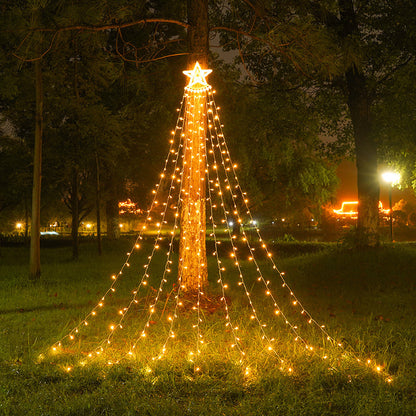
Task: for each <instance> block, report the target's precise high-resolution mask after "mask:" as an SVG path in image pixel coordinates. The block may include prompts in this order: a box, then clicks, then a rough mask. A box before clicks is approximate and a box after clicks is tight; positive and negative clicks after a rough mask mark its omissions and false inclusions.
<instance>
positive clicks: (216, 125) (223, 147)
mask: <svg viewBox="0 0 416 416" xmlns="http://www.w3.org/2000/svg"><path fill="white" fill-rule="evenodd" d="M208 94H209V93H208ZM208 105H209V106H210V108H209V109H208V110H207V113H208V117H209V115H211V116H212V118H213V119H211V120H210V121H209V122H208V127H209V132H210V133H211V132H212V129H213V130H214V131H215V133H213V134H212V137H216V138H217V142H216V143H215V144H213V145H212V152H211V151H210V152H209V153H210V154H215V153H214V149H215V147H216V148H218V149H219V154H220V156H221V159H222V165H223V168H224V173H225V176H226V180H227V182H228V185H230V186H229V187H228V188H226V189H228V190H229V192H230V194H231V201H232V202H233V206H234V209H235V211H234V213H235V214H237V215H238V216H239V213H238V209H237V205H236V202H235V199H236V198H237V197H238V195H235V194H233V192H232V191H231V188H232V187H231V182H230V180H229V176H228V174H227V172H232V174H233V176H234V180H235V183H236V185H235V187H234V188H235V189H237V190H238V192H239V195H240V196H241V199H242V201H243V202H244V206H245V208H246V214H248V216H249V219H250V222H251V223H252V224H254V225H255V220H254V219H253V216H252V214H251V211H250V208H249V206H248V199H247V197H246V193H245V192H243V190H242V188H241V186H240V183H239V180H238V177H237V174H236V171H235V170H236V168H237V165H236V164H233V163H232V161H231V157H230V153H229V149H228V146H227V143H226V141H225V139H224V133H223V130H222V128H223V125H222V124H220V122H219V116H218V111H217V110H218V107H216V106H215V101H214V97H213V95H212V94H209V101H208ZM223 155H226V159H224V156H223ZM226 162H228V164H229V166H228V167H227V166H226ZM214 166H215V169H217V166H218V162H217V161H216V162H215V165H214ZM238 221H239V222H240V224H241V229H242V233H243V240H244V241H245V242H246V243H247V244H248V247H249V250H250V253H251V254H252V256H251V257H250V258H251V260H253V261H254V263H255V266H256V270H257V271H258V272H259V267H258V264H257V262H256V261H255V257H254V253H253V250H254V249H253V248H252V247H250V245H249V239H248V238H247V234H246V233H245V230H244V226H243V224H242V220H241V218H239V219H238ZM255 230H256V234H257V236H258V239H259V242H260V243H261V247H262V248H263V250H264V251H265V253H266V254H267V258H268V259H269V261H270V262H271V264H272V267H273V269H274V270H275V271H276V272H277V273H278V275H279V277H280V279H281V281H282V287H285V288H286V289H287V290H288V292H289V294H290V296H291V297H292V298H293V299H294V300H293V301H292V305H293V306H294V307H297V308H298V309H299V310H300V313H301V315H303V316H305V317H306V319H307V322H308V323H309V324H314V325H315V326H316V327H317V328H319V330H320V331H321V332H322V333H323V334H324V335H325V339H326V340H328V341H331V342H332V343H333V344H335V345H336V346H338V347H340V348H342V349H343V345H342V343H341V342H337V341H336V340H335V339H334V338H333V337H331V336H330V335H329V333H328V332H327V331H326V330H325V326H324V325H321V324H319V323H318V322H317V321H316V320H315V319H314V318H313V317H312V316H311V314H310V313H309V312H308V311H307V310H306V309H305V307H304V306H303V304H302V303H301V302H300V301H299V299H298V298H297V297H296V295H295V294H294V292H293V291H292V289H291V288H290V286H289V285H288V283H287V281H286V279H285V278H284V272H281V271H280V270H279V269H278V267H277V265H276V264H275V262H274V260H273V258H272V253H271V252H270V251H269V250H268V248H267V245H266V243H265V242H264V240H263V239H262V237H261V235H260V230H259V228H258V227H257V226H255ZM231 241H232V239H231ZM261 281H262V282H263V283H264V284H265V286H266V288H268V285H267V282H266V280H265V279H264V277H263V276H261ZM266 293H268V295H271V292H270V291H269V290H267V292H266ZM272 300H273V302H274V306H275V307H277V303H276V301H275V299H274V297H272ZM276 311H277V312H278V313H277V314H278V315H283V314H282V312H281V310H280V309H276ZM284 319H285V322H286V323H287V324H288V325H289V326H290V328H291V329H292V331H293V332H294V333H295V334H296V337H295V340H296V341H297V340H302V341H303V342H304V344H305V347H306V348H307V349H308V350H309V351H314V348H313V346H311V345H310V344H309V343H307V342H306V341H305V340H303V339H302V337H300V336H299V335H298V332H297V331H296V330H297V328H296V326H294V325H292V324H290V322H289V321H288V320H287V318H286V317H285V318H284ZM352 354H353V355H354V356H355V358H356V360H357V361H358V362H360V360H359V359H358V358H357V357H356V354H355V353H354V352H353V353H352ZM322 358H323V359H326V358H327V357H326V356H324V357H322ZM367 365H369V364H368V363H367ZM370 367H371V368H373V369H374V370H375V371H376V372H379V371H380V370H379V369H378V368H381V367H380V366H374V365H371V366H370Z"/></svg>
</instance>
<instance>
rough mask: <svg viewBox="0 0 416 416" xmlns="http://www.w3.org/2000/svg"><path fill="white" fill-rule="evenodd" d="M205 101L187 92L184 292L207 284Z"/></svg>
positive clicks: (181, 252)
mask: <svg viewBox="0 0 416 416" xmlns="http://www.w3.org/2000/svg"><path fill="white" fill-rule="evenodd" d="M205 100H206V92H204V93H203V94H199V93H198V94H189V96H188V98H187V104H186V109H185V111H186V112H188V115H187V118H186V122H185V129H184V131H185V135H186V144H185V157H184V160H183V163H184V172H183V176H184V180H183V184H182V206H181V235H180V237H181V238H180V245H179V276H180V277H181V279H182V280H181V285H182V289H183V290H184V291H185V292H198V291H204V290H205V289H206V287H207V285H208V269H207V255H206V247H205V234H206V212H205V211H206V208H205V200H206V198H205V191H206V186H205V160H206V153H205V127H206V125H205V124H206V123H205Z"/></svg>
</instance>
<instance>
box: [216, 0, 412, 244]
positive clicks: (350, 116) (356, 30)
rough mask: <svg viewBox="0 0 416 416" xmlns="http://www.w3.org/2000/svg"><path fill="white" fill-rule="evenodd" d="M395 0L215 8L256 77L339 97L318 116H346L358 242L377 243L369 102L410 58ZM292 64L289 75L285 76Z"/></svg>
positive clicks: (373, 141) (374, 153) (226, 41)
mask: <svg viewBox="0 0 416 416" xmlns="http://www.w3.org/2000/svg"><path fill="white" fill-rule="evenodd" d="M399 3H400V2H396V1H393V2H388V3H387V2H381V3H380V2H377V1H369V2H360V1H353V0H339V1H337V2H329V1H325V0H322V1H317V2H311V1H302V2H296V3H295V2H284V3H275V2H267V1H266V2H262V3H257V2H256V3H250V2H242V3H240V2H236V3H233V2H231V5H232V7H231V9H230V10H229V11H226V12H225V13H224V11H223V10H221V13H220V15H221V16H223V23H222V27H218V28H217V29H216V30H221V31H223V33H225V35H221V36H222V40H223V43H224V44H227V45H228V47H229V48H230V47H233V48H234V49H235V50H237V51H238V53H239V55H240V58H241V59H242V61H243V62H244V66H245V68H246V69H247V70H248V71H249V72H250V74H251V75H252V77H253V78H254V80H255V81H256V82H257V81H260V82H263V81H264V80H265V79H266V80H267V79H270V77H271V76H274V75H275V74H277V75H278V76H280V78H281V79H282V80H284V81H285V83H286V84H290V83H291V84H292V87H294V86H295V85H297V84H299V83H300V84H301V85H302V86H303V88H304V89H306V90H307V91H309V94H310V95H311V96H316V97H319V96H320V95H321V94H325V95H326V94H327V92H328V91H332V92H333V94H334V95H336V96H337V97H340V98H343V101H342V102H339V103H340V105H341V106H340V108H339V110H336V111H334V110H333V109H329V110H330V111H327V110H328V107H327V106H324V107H322V110H325V111H322V114H323V119H325V118H331V117H334V116H335V117H336V119H335V118H334V119H333V121H334V122H335V123H333V125H336V124H338V125H342V124H345V123H348V122H350V123H351V127H352V131H353V138H354V144H355V158H356V163H357V169H358V183H357V185H358V199H359V218H358V226H357V244H358V245H376V244H377V243H378V199H379V185H378V173H377V141H376V137H375V124H374V105H375V102H376V101H379V100H381V99H382V97H383V96H384V94H385V89H384V87H385V81H386V79H387V78H388V77H389V74H391V73H393V72H395V70H396V69H397V68H400V67H401V66H403V65H405V64H406V63H408V62H409V61H410V59H411V57H412V53H411V51H410V49H407V50H403V49H402V48H401V47H400V45H399V44H395V43H394V42H392V41H391V39H396V38H398V36H401V35H403V33H402V29H399V28H400V24H398V21H397V20H395V19H392V18H391V16H392V15H395V16H396V17H397V18H398V19H401V21H403V19H404V15H401V14H400V13H397V10H399V9H401V10H404V9H405V7H406V6H403V5H400V4H399ZM407 7H411V6H410V4H409V3H408V4H407ZM226 25H228V26H227V27H226V28H225V29H226V30H225V31H224V26H226ZM230 27H233V29H232V30H230V29H229V28H230ZM388 39H390V41H388ZM230 42H231V43H230ZM294 71H296V78H297V80H296V81H295V82H293V76H291V75H290V72H292V74H293V73H294ZM291 80H292V82H290V81H291ZM288 81H289V82H288ZM321 102H322V100H321ZM323 124H324V125H325V124H327V123H326V121H325V120H323ZM342 133H343V132H341V131H340V132H339V135H341V134H342Z"/></svg>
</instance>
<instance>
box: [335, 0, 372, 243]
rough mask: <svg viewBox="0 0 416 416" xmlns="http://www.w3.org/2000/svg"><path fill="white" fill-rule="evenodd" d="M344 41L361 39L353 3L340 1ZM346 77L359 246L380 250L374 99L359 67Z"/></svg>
mask: <svg viewBox="0 0 416 416" xmlns="http://www.w3.org/2000/svg"><path fill="white" fill-rule="evenodd" d="M338 4H339V10H340V21H341V24H342V37H343V38H344V39H348V40H352V39H353V38H354V36H360V32H359V27H358V23H357V18H356V12H355V10H354V4H353V1H352V0H338ZM345 77H346V80H347V90H348V107H349V110H350V114H351V121H352V125H353V129H354V138H355V154H356V163H357V187H358V221H357V240H356V243H357V245H358V246H372V247H374V246H377V245H378V243H379V233H378V219H379V213H378V203H379V196H380V185H379V180H378V172H377V145H376V143H375V141H374V138H373V135H372V120H371V99H370V97H369V93H368V85H367V80H366V77H365V74H364V73H363V72H362V70H361V69H359V68H357V67H356V66H355V65H353V66H352V67H350V68H349V69H348V70H347V71H346V73H345Z"/></svg>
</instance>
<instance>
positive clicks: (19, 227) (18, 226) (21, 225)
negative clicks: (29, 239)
mask: <svg viewBox="0 0 416 416" xmlns="http://www.w3.org/2000/svg"><path fill="white" fill-rule="evenodd" d="M22 227H23V224H22V223H21V222H18V223H16V228H17V229H18V230H21V229H22Z"/></svg>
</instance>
